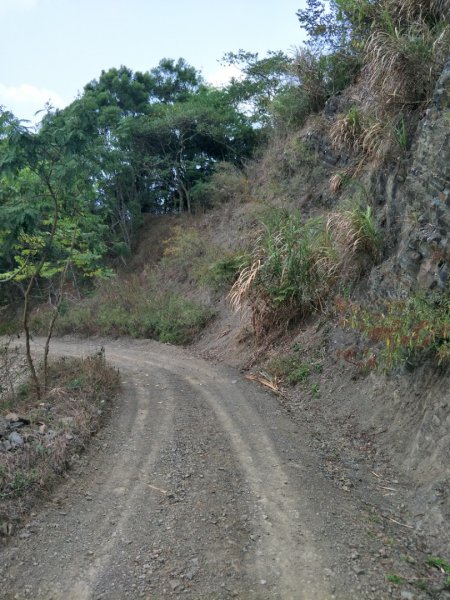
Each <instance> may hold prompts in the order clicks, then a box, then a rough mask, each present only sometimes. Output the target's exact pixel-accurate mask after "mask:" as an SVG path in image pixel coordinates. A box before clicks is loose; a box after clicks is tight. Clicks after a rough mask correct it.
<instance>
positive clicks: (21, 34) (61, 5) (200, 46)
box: [0, 0, 305, 121]
mask: <svg viewBox="0 0 450 600" xmlns="http://www.w3.org/2000/svg"><path fill="white" fill-rule="evenodd" d="M304 5H305V0H271V1H269V0H216V1H215V0H162V1H156V0H0V24H1V31H2V33H1V36H0V105H3V107H4V108H6V109H7V110H10V111H11V112H13V113H14V114H15V116H16V117H19V118H20V119H29V120H32V121H33V120H35V119H36V117H34V113H35V112H36V111H39V110H41V109H43V108H44V105H45V103H46V102H48V101H50V103H51V104H52V105H53V106H54V107H55V108H62V107H64V106H66V105H67V104H69V103H70V102H71V101H72V100H73V99H74V98H75V97H76V96H77V94H78V93H79V92H81V91H82V89H83V87H84V85H85V84H86V83H88V82H90V81H92V80H93V79H98V77H99V75H100V73H101V71H102V70H108V69H109V68H111V67H120V66H121V65H125V66H127V67H129V68H131V69H132V70H133V71H148V70H150V69H152V68H153V67H155V66H157V64H158V63H159V61H160V59H161V58H165V57H167V58H174V59H178V58H179V57H183V58H185V59H186V60H187V61H188V63H190V64H191V65H192V66H194V67H195V68H197V69H199V70H201V71H202V73H203V76H204V77H205V78H206V79H207V81H209V82H210V83H213V84H214V85H220V84H221V83H223V82H224V81H226V79H227V77H228V78H229V77H230V74H231V73H230V71H229V70H227V69H224V67H222V66H221V65H220V63H219V61H220V59H221V58H222V57H223V55H224V54H225V53H226V52H229V51H233V52H236V51H238V50H239V49H240V48H242V49H244V50H247V51H250V52H258V53H259V55H260V56H261V57H263V56H264V55H265V54H266V52H267V51H268V50H284V51H285V52H287V53H290V52H292V51H293V50H294V49H295V47H298V46H299V45H300V44H301V42H302V39H303V33H302V30H301V29H300V26H299V23H298V20H297V17H296V15H295V13H296V11H297V10H298V9H299V8H304Z"/></svg>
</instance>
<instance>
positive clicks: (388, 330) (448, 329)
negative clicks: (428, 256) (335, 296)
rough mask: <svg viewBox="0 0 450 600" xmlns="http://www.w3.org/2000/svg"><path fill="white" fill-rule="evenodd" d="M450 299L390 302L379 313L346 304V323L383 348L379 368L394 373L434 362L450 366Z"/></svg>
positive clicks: (443, 296)
mask: <svg viewBox="0 0 450 600" xmlns="http://www.w3.org/2000/svg"><path fill="white" fill-rule="evenodd" d="M449 303H450V297H449V294H448V293H435V294H433V295H429V296H423V295H422V296H421V295H417V296H411V297H409V298H407V299H400V300H392V301H386V302H385V303H384V304H383V306H382V307H381V308H380V309H379V310H371V309H368V308H366V307H364V306H362V305H361V304H359V303H355V302H353V303H343V304H342V307H341V311H342V308H343V309H344V311H346V313H347V314H346V316H345V317H344V319H343V323H344V324H345V325H347V326H350V327H351V328H353V329H356V330H358V331H360V332H361V333H363V334H364V335H365V336H366V337H367V338H368V339H369V340H370V341H371V342H373V343H375V344H377V345H379V346H380V348H379V351H378V352H377V356H376V364H378V366H379V367H380V368H382V369H384V370H390V369H392V368H394V367H396V366H398V365H401V364H405V363H406V364H409V365H411V366H413V365H416V364H419V363H420V362H423V360H425V359H426V358H431V359H433V360H434V361H436V363H437V364H438V365H443V364H448V363H449V362H450V304H449Z"/></svg>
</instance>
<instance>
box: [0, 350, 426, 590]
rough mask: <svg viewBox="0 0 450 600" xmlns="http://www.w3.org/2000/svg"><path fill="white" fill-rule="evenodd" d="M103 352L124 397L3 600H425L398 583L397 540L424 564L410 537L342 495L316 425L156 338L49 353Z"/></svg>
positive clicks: (32, 534) (25, 548)
mask: <svg viewBox="0 0 450 600" xmlns="http://www.w3.org/2000/svg"><path fill="white" fill-rule="evenodd" d="M37 344H39V341H38V342H37ZM99 345H104V346H105V349H106V358H107V360H109V361H110V362H112V363H113V364H114V365H115V366H117V367H118V368H119V369H120V372H121V379H122V386H123V395H122V397H121V399H120V400H119V401H117V403H116V404H115V406H114V408H113V414H112V418H111V420H110V422H109V424H108V425H107V426H106V428H105V429H104V430H102V432H101V433H99V434H98V435H97V437H96V438H95V439H94V440H93V444H92V445H91V450H90V451H89V452H88V453H87V454H86V455H85V456H84V457H83V459H82V460H81V461H80V462H79V463H78V465H76V466H75V468H74V469H73V470H72V471H71V472H70V473H69V477H68V478H67V479H66V481H65V482H64V483H63V484H62V485H61V486H60V487H59V489H58V493H57V495H56V496H55V497H54V498H53V499H52V501H50V502H49V503H48V504H47V505H45V506H44V507H43V509H42V510H40V511H38V512H37V513H36V514H34V515H33V516H32V518H31V519H30V521H29V522H28V523H27V525H26V527H25V528H24V529H23V530H22V532H21V533H19V535H18V536H17V537H15V538H14V539H13V540H12V541H11V542H10V543H9V545H8V546H6V547H5V548H3V549H2V550H1V563H0V564H1V567H0V577H1V586H0V590H1V591H0V597H2V598H19V599H21V598H33V599H38V598H41V599H44V598H45V599H48V598H54V599H57V598H64V599H66V598H73V599H77V600H80V599H83V598H86V599H88V598H89V599H90V598H117V599H119V598H120V599H121V598H127V597H129V598H139V597H142V598H165V597H177V596H178V595H181V596H183V597H188V598H232V597H236V598H258V599H265V598H267V599H269V598H280V599H283V600H285V599H286V600H288V599H291V598H292V599H294V598H295V599H296V600H297V599H332V598H339V599H348V598H373V599H379V598H388V597H393V598H406V597H408V598H412V597H413V598H422V597H423V598H426V597H429V595H428V593H427V592H425V591H422V590H417V591H416V590H414V593H413V592H410V591H409V590H410V586H408V585H407V584H406V583H405V584H403V585H393V584H392V582H390V581H388V580H387V569H388V568H389V566H388V565H387V564H386V563H384V562H383V560H385V559H386V552H389V539H388V538H389V536H390V534H391V529H390V528H391V526H392V528H393V530H394V531H395V533H396V534H397V533H398V534H399V535H402V536H404V538H402V539H404V543H405V544H406V543H411V544H412V546H411V548H412V550H411V552H413V553H414V552H415V550H414V548H415V546H414V544H413V541H414V540H412V538H411V536H410V533H409V531H408V530H407V532H406V534H405V533H404V532H400V531H399V530H401V529H402V528H401V526H399V525H395V523H388V522H387V521H386V519H383V517H382V516H381V515H378V514H376V513H374V512H373V507H371V506H367V505H363V504H361V502H360V501H359V500H358V498H357V497H354V496H353V495H352V494H351V493H348V491H346V490H345V489H341V488H338V487H337V486H336V485H335V484H334V483H333V481H332V479H331V478H330V477H329V474H328V473H327V472H326V470H324V468H323V463H322V460H321V457H320V456H319V455H318V454H317V452H316V448H315V444H314V440H312V439H311V433H310V431H309V427H308V424H307V423H301V422H298V423H295V422H294V421H293V420H292V419H291V418H290V417H289V415H288V414H287V412H286V411H285V410H284V409H283V407H281V406H280V404H279V402H278V401H277V399H276V398H274V397H273V396H272V395H271V394H269V393H267V392H265V391H263V390H260V389H258V388H257V387H256V386H255V385H254V384H252V383H250V382H248V381H245V380H244V379H242V378H241V377H240V375H239V374H238V373H237V372H236V371H235V370H234V369H232V368H228V367H223V366H213V365H211V364H208V363H206V362H205V361H203V360H201V359H198V358H196V357H194V356H192V355H191V354H190V353H188V352H186V351H183V350H180V349H177V348H174V347H170V346H163V345H160V344H157V343H152V342H144V341H142V342H137V341H126V340H120V341H116V342H107V343H105V342H104V341H103V342H100V343H99V342H93V341H91V342H88V341H81V342H80V341H74V340H71V341H65V342H64V341H55V342H54V345H53V351H54V352H55V353H58V354H66V355H76V356H78V355H88V354H90V353H92V352H93V351H94V350H95V349H96V348H98V346H99ZM386 548H388V550H385V549H386ZM399 560H400V559H399ZM411 560H413V561H417V560H418V559H417V558H416V557H414V556H411ZM405 564H408V563H405ZM405 593H406V594H411V593H413V595H412V596H411V595H409V596H407V595H405Z"/></svg>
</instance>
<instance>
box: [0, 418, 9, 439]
mask: <svg viewBox="0 0 450 600" xmlns="http://www.w3.org/2000/svg"><path fill="white" fill-rule="evenodd" d="M7 431H8V421H7V420H6V419H5V418H3V417H0V437H3V436H4V435H5V434H6V432H7Z"/></svg>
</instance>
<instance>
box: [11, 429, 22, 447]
mask: <svg viewBox="0 0 450 600" xmlns="http://www.w3.org/2000/svg"><path fill="white" fill-rule="evenodd" d="M8 440H9V441H10V443H11V446H12V447H13V448H21V447H22V446H23V444H24V442H23V437H22V436H21V435H20V434H18V433H17V431H13V432H12V433H11V434H10V435H9V437H8Z"/></svg>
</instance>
